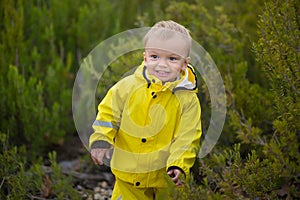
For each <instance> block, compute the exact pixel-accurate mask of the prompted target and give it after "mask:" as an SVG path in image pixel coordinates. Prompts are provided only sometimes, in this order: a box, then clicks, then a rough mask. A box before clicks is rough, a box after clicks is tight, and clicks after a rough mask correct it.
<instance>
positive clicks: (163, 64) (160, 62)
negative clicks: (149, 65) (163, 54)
mask: <svg viewBox="0 0 300 200" xmlns="http://www.w3.org/2000/svg"><path fill="white" fill-rule="evenodd" d="M158 65H159V66H163V67H167V59H165V58H161V59H159V63H158Z"/></svg>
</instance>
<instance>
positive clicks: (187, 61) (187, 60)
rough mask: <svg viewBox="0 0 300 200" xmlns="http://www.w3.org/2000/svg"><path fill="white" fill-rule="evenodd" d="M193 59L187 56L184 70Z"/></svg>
mask: <svg viewBox="0 0 300 200" xmlns="http://www.w3.org/2000/svg"><path fill="white" fill-rule="evenodd" d="M190 61H191V58H190V57H187V58H186V59H185V61H184V67H183V68H182V70H185V68H187V66H188V64H189V63H190Z"/></svg>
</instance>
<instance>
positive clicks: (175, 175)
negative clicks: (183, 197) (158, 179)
mask: <svg viewBox="0 0 300 200" xmlns="http://www.w3.org/2000/svg"><path fill="white" fill-rule="evenodd" d="M181 174H182V173H181V171H180V170H179V169H171V170H169V171H168V175H169V176H170V177H171V178H172V181H173V182H174V183H175V184H176V186H177V187H181V186H182V185H183V181H182V180H181V179H180V175H181Z"/></svg>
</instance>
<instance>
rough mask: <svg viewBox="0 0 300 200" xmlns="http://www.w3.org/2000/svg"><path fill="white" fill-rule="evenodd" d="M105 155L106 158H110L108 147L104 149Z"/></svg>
mask: <svg viewBox="0 0 300 200" xmlns="http://www.w3.org/2000/svg"><path fill="white" fill-rule="evenodd" d="M105 157H106V158H107V159H110V150H109V149H107V150H106V152H105Z"/></svg>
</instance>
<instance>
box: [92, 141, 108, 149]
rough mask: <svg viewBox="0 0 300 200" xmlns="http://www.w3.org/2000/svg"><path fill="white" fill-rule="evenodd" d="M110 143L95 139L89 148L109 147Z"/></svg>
mask: <svg viewBox="0 0 300 200" xmlns="http://www.w3.org/2000/svg"><path fill="white" fill-rule="evenodd" d="M110 146H111V145H110V144H109V143H108V142H106V141H104V140H98V141H95V142H94V143H93V144H92V146H91V149H98V148H100V149H109V148H110Z"/></svg>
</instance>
